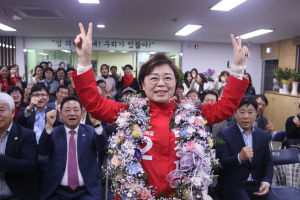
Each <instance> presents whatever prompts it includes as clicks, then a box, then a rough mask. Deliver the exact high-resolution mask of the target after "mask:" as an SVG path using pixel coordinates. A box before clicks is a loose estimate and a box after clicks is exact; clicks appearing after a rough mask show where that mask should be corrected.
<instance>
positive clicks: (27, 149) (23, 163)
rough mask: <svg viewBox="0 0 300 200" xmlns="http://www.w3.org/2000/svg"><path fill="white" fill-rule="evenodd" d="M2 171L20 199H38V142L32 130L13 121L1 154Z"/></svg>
mask: <svg viewBox="0 0 300 200" xmlns="http://www.w3.org/2000/svg"><path fill="white" fill-rule="evenodd" d="M0 171H2V172H4V179H5V181H6V183H7V185H8V187H9V188H10V190H11V192H12V193H13V194H14V195H15V196H16V197H17V198H18V199H20V200H37V199H38V192H39V191H38V179H37V144H36V139H35V133H34V132H33V131H32V130H29V129H27V128H24V127H22V126H20V125H18V124H16V123H13V125H12V127H11V130H10V133H9V136H8V139H7V143H6V149H5V155H1V156H0Z"/></svg>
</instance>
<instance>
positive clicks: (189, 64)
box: [182, 42, 262, 94]
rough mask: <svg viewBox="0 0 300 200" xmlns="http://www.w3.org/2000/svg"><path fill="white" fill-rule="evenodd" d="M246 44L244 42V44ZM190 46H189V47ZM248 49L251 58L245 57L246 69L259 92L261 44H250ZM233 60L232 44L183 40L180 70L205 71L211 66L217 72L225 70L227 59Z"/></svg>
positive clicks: (258, 92)
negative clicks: (195, 47) (196, 45)
mask: <svg viewBox="0 0 300 200" xmlns="http://www.w3.org/2000/svg"><path fill="white" fill-rule="evenodd" d="M195 44H198V49H194V45H195ZM244 45H246V44H244ZM189 47H190V48H189ZM248 48H249V51H250V53H251V58H250V59H246V63H245V64H246V66H247V68H246V71H247V72H248V73H250V75H251V78H252V83H253V86H254V87H255V90H256V93H257V94H260V92H261V84H262V77H261V76H262V75H261V74H262V61H261V45H260V44H251V46H250V47H248ZM232 60H233V49H232V44H225V43H208V42H184V43H183V56H182V71H183V72H185V71H190V70H191V69H192V68H196V69H197V70H198V72H199V73H200V72H204V71H207V69H208V68H211V69H213V70H215V71H216V73H215V74H214V78H216V77H217V73H219V72H221V71H224V70H227V71H230V68H227V61H229V63H230V65H229V66H231V64H232Z"/></svg>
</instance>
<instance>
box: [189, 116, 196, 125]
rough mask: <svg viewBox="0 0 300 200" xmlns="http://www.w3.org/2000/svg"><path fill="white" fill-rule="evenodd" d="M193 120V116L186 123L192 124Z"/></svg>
mask: <svg viewBox="0 0 300 200" xmlns="http://www.w3.org/2000/svg"><path fill="white" fill-rule="evenodd" d="M195 119H196V117H195V116H191V117H190V118H189V120H188V122H189V123H190V124H193V123H194V122H195Z"/></svg>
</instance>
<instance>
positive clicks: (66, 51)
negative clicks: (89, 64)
mask: <svg viewBox="0 0 300 200" xmlns="http://www.w3.org/2000/svg"><path fill="white" fill-rule="evenodd" d="M61 51H62V52H65V53H70V52H71V51H69V50H61Z"/></svg>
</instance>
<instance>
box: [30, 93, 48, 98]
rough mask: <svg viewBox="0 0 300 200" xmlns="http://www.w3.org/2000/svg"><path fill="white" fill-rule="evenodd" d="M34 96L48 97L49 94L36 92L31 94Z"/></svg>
mask: <svg viewBox="0 0 300 200" xmlns="http://www.w3.org/2000/svg"><path fill="white" fill-rule="evenodd" d="M31 96H32V97H40V96H41V97H47V96H48V94H45V93H41V94H39V93H35V94H32V95H31Z"/></svg>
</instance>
